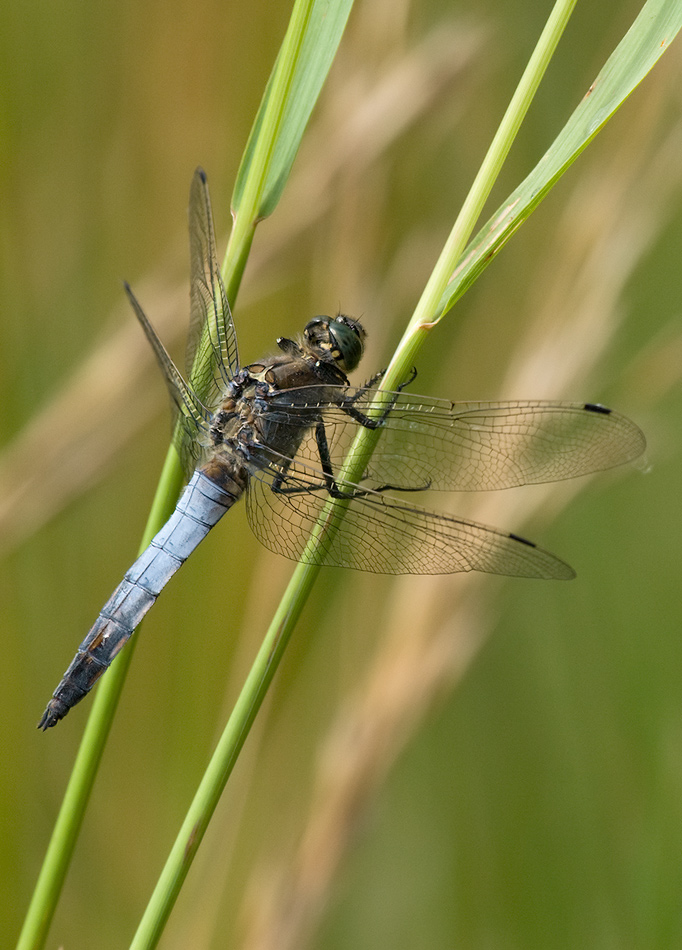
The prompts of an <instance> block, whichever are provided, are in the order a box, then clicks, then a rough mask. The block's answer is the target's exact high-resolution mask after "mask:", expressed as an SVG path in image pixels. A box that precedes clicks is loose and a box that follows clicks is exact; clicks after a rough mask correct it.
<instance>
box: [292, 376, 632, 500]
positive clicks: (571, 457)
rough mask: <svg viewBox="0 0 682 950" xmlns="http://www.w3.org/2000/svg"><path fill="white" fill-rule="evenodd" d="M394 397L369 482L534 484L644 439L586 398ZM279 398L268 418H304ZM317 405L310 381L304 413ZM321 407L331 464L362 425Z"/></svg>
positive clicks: (612, 457)
mask: <svg viewBox="0 0 682 950" xmlns="http://www.w3.org/2000/svg"><path fill="white" fill-rule="evenodd" d="M347 396H348V397H349V398H350V399H355V402H354V406H355V408H357V409H358V410H360V411H361V412H362V413H369V414H372V413H373V412H375V411H377V410H378V405H379V404H378V402H377V400H376V394H375V393H369V394H365V393H364V392H363V391H362V390H347ZM391 398H392V399H393V400H394V402H393V408H392V409H391V410H390V412H389V413H388V415H387V416H386V418H385V421H384V423H383V425H382V432H381V437H380V439H379V442H378V445H377V448H376V450H375V452H374V454H373V455H372V458H371V460H370V463H369V466H368V468H367V471H366V473H365V478H364V479H363V485H364V486H365V487H367V486H370V487H371V486H374V487H378V486H383V485H391V486H393V487H395V488H411V489H414V488H419V487H424V488H427V487H428V488H435V489H443V490H447V491H489V490H492V489H500V488H512V487H515V486H518V485H534V484H539V483H541V482H553V481H560V480H562V479H566V478H574V477H576V476H579V475H586V474H588V473H590V472H596V471H601V470H603V469H608V468H612V467H613V466H615V465H621V464H623V463H624V462H629V461H631V460H632V459H635V458H637V457H638V456H639V455H641V454H642V452H643V451H644V448H645V445H646V443H645V439H644V435H643V434H642V432H641V430H640V429H639V428H638V427H637V426H636V425H635V424H634V423H633V422H631V421H630V420H629V419H627V418H626V417H625V416H622V415H619V414H618V413H617V412H613V411H612V410H609V409H606V408H605V407H603V406H597V405H592V404H590V403H558V402H526V401H523V402H521V401H519V402H504V403H501V402H459V403H452V402H447V401H446V400H438V399H429V398H428V397H425V396H417V395H412V394H407V393H394V394H392V397H391ZM275 401H276V402H279V403H281V408H279V406H277V408H274V407H273V408H274V416H273V418H276V419H277V420H278V421H282V422H284V421H289V422H290V423H291V424H294V425H295V424H297V423H298V425H300V414H301V412H303V411H306V410H304V409H301V408H300V407H297V408H296V409H292V408H285V406H284V404H285V403H286V402H287V401H291V402H293V401H296V400H294V399H293V398H292V396H291V394H287V393H280V394H277V396H276V397H275ZM298 401H299V402H301V401H302V400H301V398H300V396H299V397H298ZM313 405H315V403H314V387H313V388H311V399H310V402H309V404H308V407H307V411H308V412H310V411H311V407H312V406H313ZM317 406H318V412H319V415H320V418H321V419H322V420H323V421H324V423H325V427H326V432H327V439H328V441H329V444H330V452H331V457H332V465H333V467H334V470H335V471H336V470H337V469H338V467H339V466H340V464H341V462H342V460H343V459H344V458H345V456H346V454H347V452H348V449H349V448H350V445H351V443H352V441H353V438H354V436H355V433H356V431H357V428H358V425H359V423H358V422H357V421H355V420H353V419H352V418H351V417H350V416H349V415H348V413H347V412H345V411H344V410H343V409H342V408H341V407H340V406H329V404H328V403H327V404H326V405H325V404H322V403H319V404H317ZM311 460H312V456H311Z"/></svg>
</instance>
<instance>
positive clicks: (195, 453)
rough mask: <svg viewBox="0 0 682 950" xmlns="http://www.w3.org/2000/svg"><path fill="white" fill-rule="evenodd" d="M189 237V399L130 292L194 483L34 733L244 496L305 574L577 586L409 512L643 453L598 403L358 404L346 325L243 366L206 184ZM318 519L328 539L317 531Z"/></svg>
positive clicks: (432, 515) (520, 542) (106, 659)
mask: <svg viewBox="0 0 682 950" xmlns="http://www.w3.org/2000/svg"><path fill="white" fill-rule="evenodd" d="M189 221H190V318H191V319H190V334H189V340H188V347H187V366H188V368H189V369H188V379H189V382H187V381H186V380H185V378H184V377H183V375H182V374H181V373H180V371H179V370H178V368H177V367H176V365H175V363H174V362H173V360H172V359H171V357H170V356H169V354H168V352H167V350H166V348H165V347H164V345H163V343H162V342H161V340H160V339H159V337H158V335H157V334H156V332H155V330H154V329H153V327H152V325H151V323H150V322H149V320H148V318H147V316H146V315H145V313H144V311H143V310H142V307H141V306H140V304H139V303H138V301H137V298H136V297H135V295H134V294H133V292H132V290H131V289H130V287H129V286H128V285H127V284H126V285H125V290H126V293H127V295H128V298H129V300H130V303H131V305H132V308H133V310H134V312H135V314H136V316H137V319H138V320H139V322H140V324H141V325H142V329H143V330H144V332H145V334H146V336H147V339H148V340H149V342H150V344H151V346H152V348H153V350H154V353H155V355H156V358H157V361H158V363H159V365H160V367H161V370H162V372H163V375H164V378H165V381H166V384H167V386H168V389H169V391H170V394H171V397H172V400H173V403H174V408H175V417H176V422H175V427H174V433H175V435H174V444H175V446H176V448H177V449H178V452H179V454H180V457H181V459H182V461H183V464H184V465H185V468H186V470H187V473H188V475H189V481H188V483H187V485H186V487H185V489H184V491H183V493H182V495H181V496H180V499H179V501H178V504H177V507H176V508H175V511H174V512H173V514H172V515H171V517H170V519H169V520H168V521H167V523H166V524H165V526H164V527H163V528H162V529H161V530H160V531H159V533H158V534H157V535H156V536H155V537H154V538H153V540H152V541H151V543H150V544H149V546H148V547H147V549H146V550H145V551H144V552H143V553H142V554H141V555H140V557H138V559H137V560H136V561H135V563H134V564H133V565H132V567H131V568H130V569H129V570H128V571H127V572H126V574H125V576H124V578H123V580H122V581H121V583H120V584H119V585H118V587H117V588H116V590H115V591H114V593H113V594H112V596H111V597H110V598H109V600H108V601H107V602H106V604H105V605H104V607H103V608H102V611H101V613H100V614H99V617H98V618H97V620H96V621H95V623H94V625H93V626H92V628H91V629H90V631H89V632H88V634H87V636H86V637H85V639H84V640H83V642H82V643H81V645H80V647H79V648H78V652H77V653H76V656H75V657H74V659H73V661H72V662H71V664H70V666H69V667H68V669H67V670H66V672H65V673H64V676H63V678H62V680H61V682H60V683H59V685H58V686H57V689H56V690H55V691H54V694H53V696H52V699H51V700H50V702H49V703H48V705H47V708H46V710H45V712H44V714H43V717H42V719H41V720H40V723H39V724H38V728H40V729H43V730H46V729H48V728H50V727H51V726H54V725H55V724H56V723H57V722H58V721H59V720H60V719H63V718H64V716H66V714H67V713H68V711H69V710H70V709H71V708H72V707H73V706H75V705H76V703H78V702H80V701H81V700H82V699H83V698H84V697H85V696H86V695H87V693H88V692H89V691H90V689H91V688H92V687H93V686H94V685H95V683H96V682H97V681H98V680H99V678H100V677H101V676H102V674H103V673H104V672H105V671H106V669H107V668H108V666H109V665H110V663H111V662H112V660H113V659H114V657H115V656H116V655H117V654H118V653H119V651H120V650H121V649H122V647H123V646H124V645H125V644H126V642H127V641H128V640H129V639H130V637H131V636H132V634H133V631H134V630H135V628H136V627H137V626H138V624H139V623H140V621H141V620H142V618H143V617H144V616H145V614H146V613H147V611H148V610H149V609H150V608H151V607H152V606H153V604H154V603H155V601H156V599H157V597H158V596H159V594H160V593H161V591H162V589H163V588H164V587H165V586H166V584H167V583H168V581H169V580H170V578H171V577H172V576H173V575H174V574H175V573H176V571H178V570H179V568H180V567H181V566H182V565H183V564H184V562H185V561H186V560H187V558H188V557H189V555H190V554H191V553H192V552H193V551H194V550H195V548H196V547H197V546H198V545H199V544H200V543H201V541H203V539H204V538H205V537H206V536H207V534H208V532H209V531H210V530H211V528H213V527H214V525H216V524H217V522H218V521H220V519H221V518H222V517H223V515H224V514H225V513H226V512H227V511H228V510H229V509H230V508H231V507H232V506H233V505H234V504H235V502H237V501H238V500H239V499H240V498H241V497H242V496H243V495H244V496H245V499H246V512H247V517H248V521H249V523H250V525H251V528H252V529H253V531H254V533H255V535H256V537H257V538H258V540H259V541H261V542H262V543H263V544H264V545H265V546H266V547H267V548H269V549H270V550H271V551H274V552H276V553H278V554H281V555H284V556H286V557H289V558H293V559H296V560H304V561H306V562H307V563H311V564H323V565H335V566H339V567H349V568H355V569H357V570H362V571H373V572H376V573H389V574H401V573H410V574H440V573H455V572H459V571H483V572H487V573H490V574H502V575H509V576H514V577H531V578H545V579H556V580H568V579H570V578H572V577H574V576H575V573H574V571H573V569H572V568H571V567H570V566H569V565H568V564H566V563H565V562H564V561H562V560H561V559H560V558H558V557H556V556H555V555H553V554H551V553H550V552H548V551H545V550H544V549H543V548H541V547H539V546H537V545H536V544H534V543H533V542H532V541H528V540H527V539H525V538H523V537H521V536H520V535H517V534H514V533H511V532H504V531H500V530H498V529H496V528H491V527H488V526H486V525H483V524H478V523H476V522H474V521H470V520H467V519H466V518H459V517H455V516H451V515H448V514H442V513H438V512H435V511H431V510H429V509H428V508H424V507H420V506H419V505H417V504H415V503H413V498H414V493H415V492H417V491H421V490H425V489H441V490H449V491H476V490H479V491H480V490H484V491H488V490H492V489H503V488H511V487H515V486H520V485H532V484H539V483H543V482H551V481H557V480H561V479H566V478H573V477H575V476H579V475H585V474H588V473H591V472H596V471H600V470H604V469H608V468H611V467H613V466H616V465H621V464H623V463H625V462H629V461H631V460H633V459H635V458H637V457H638V456H639V455H641V453H642V452H643V451H644V447H645V439H644V435H643V433H642V432H641V430H640V429H639V428H638V427H637V426H636V425H635V424H634V423H633V422H631V421H630V420H629V419H627V418H626V417H625V416H623V415H620V414H619V413H617V412H614V411H612V410H610V409H607V408H606V407H604V406H601V405H599V404H596V403H567V402H540V401H514V402H450V401H448V400H444V399H432V398H429V397H427V396H418V395H414V394H411V393H408V392H407V387H406V386H403V387H402V388H401V389H399V390H398V391H396V392H391V393H386V392H380V390H379V386H380V383H381V378H382V375H383V374H382V373H378V374H376V375H375V376H374V377H372V378H371V379H370V380H369V381H368V382H367V383H365V385H363V386H360V387H353V386H351V385H350V382H349V379H348V374H349V373H352V372H353V371H354V370H355V369H356V368H357V366H358V364H359V362H360V359H361V357H362V355H363V350H364V346H365V339H366V331H365V328H364V327H363V326H362V324H361V322H360V321H359V320H356V319H353V318H352V317H349V316H346V315H344V314H338V315H337V316H335V317H328V316H316V317H314V318H313V319H312V320H310V321H309V322H308V323H307V325H306V326H305V328H304V330H303V333H302V335H301V336H300V337H299V338H297V339H295V340H294V339H289V338H287V337H280V338H279V339H278V340H277V351H276V352H275V353H274V354H271V355H268V356H265V357H263V358H262V359H260V360H258V361H257V362H255V363H250V364H249V365H246V366H241V364H240V360H239V352H238V348H237V335H236V332H235V327H234V322H233V318H232V313H231V310H230V306H229V303H228V300H227V296H226V293H225V287H224V285H223V280H222V277H221V273H220V269H219V267H218V263H217V254H216V241H215V232H214V225H213V216H212V212H211V203H210V198H209V192H208V184H207V180H206V175H205V173H204V172H203V170H202V169H201V168H198V169H197V170H196V172H195V174H194V178H193V181H192V185H191V189H190V204H189ZM363 428H364V429H370V430H375V431H376V430H379V432H378V440H377V444H376V447H375V449H374V451H373V454H372V455H371V457H370V458H369V461H368V462H367V463H366V467H365V468H364V471H362V474H361V475H360V476H359V477H357V480H355V481H353V480H352V479H350V478H349V477H347V476H345V475H344V472H345V469H344V459H345V457H346V455H347V453H348V451H349V448H350V446H351V444H352V443H353V440H354V438H355V436H356V433H357V431H358V430H359V429H363ZM190 473H191V474H190ZM323 516H324V518H325V519H326V520H325V521H324V522H323V524H326V525H329V524H330V523H331V524H332V525H333V528H332V529H331V530H326V529H324V528H323V529H320V527H319V525H320V523H321V522H320V519H321V518H322V517H323ZM316 525H317V526H318V527H317V529H315V526H316ZM314 529H315V530H316V534H317V543H316V544H312V543H311V542H310V535H311V532H313V530H314Z"/></svg>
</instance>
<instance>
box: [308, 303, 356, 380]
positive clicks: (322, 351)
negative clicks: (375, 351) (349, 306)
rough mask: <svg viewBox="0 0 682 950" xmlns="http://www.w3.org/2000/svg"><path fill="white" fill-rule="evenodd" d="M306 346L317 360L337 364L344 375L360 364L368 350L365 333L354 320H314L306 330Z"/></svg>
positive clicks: (340, 317)
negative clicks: (366, 348)
mask: <svg viewBox="0 0 682 950" xmlns="http://www.w3.org/2000/svg"><path fill="white" fill-rule="evenodd" d="M303 335H304V337H305V342H306V346H307V347H308V349H309V350H310V351H311V352H312V353H313V354H314V355H315V357H316V358H317V359H321V360H324V361H325V362H330V361H332V360H333V361H334V362H335V363H336V365H337V366H338V367H339V369H340V370H341V371H342V372H344V373H350V372H352V370H354V369H355V367H356V366H357V365H358V363H359V362H360V359H361V358H362V352H363V350H364V348H365V336H366V333H365V330H364V328H363V326H362V325H361V324H360V323H359V322H358V321H357V320H353V318H352V317H346V316H345V315H344V314H342V313H339V314H338V315H337V316H335V317H313V319H312V320H310V321H309V322H308V323H307V324H306V327H305V330H304V331H303Z"/></svg>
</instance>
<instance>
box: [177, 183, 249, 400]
mask: <svg viewBox="0 0 682 950" xmlns="http://www.w3.org/2000/svg"><path fill="white" fill-rule="evenodd" d="M189 248H190V332H189V338H188V342H187V373H188V375H189V380H190V384H191V386H192V388H193V389H194V391H195V392H196V393H197V395H198V396H199V398H200V399H201V401H202V402H203V404H204V405H205V406H208V407H209V408H214V407H215V405H216V403H217V402H218V399H219V397H220V395H221V393H222V392H223V391H224V389H225V386H226V385H227V383H228V382H229V381H230V379H232V377H233V376H234V375H235V373H236V372H237V370H238V368H239V352H238V349H237V335H236V333H235V329H234V322H233V320H232V312H231V310H230V305H229V303H228V300H227V295H226V294H225V287H224V285H223V279H222V276H221V273H220V267H219V266H218V257H217V253H216V242H215V232H214V229H213V214H212V212H211V200H210V198H209V194H208V183H207V181H206V173H205V172H204V170H203V169H202V168H197V170H196V171H195V173H194V178H193V179H192V186H191V188H190V195H189Z"/></svg>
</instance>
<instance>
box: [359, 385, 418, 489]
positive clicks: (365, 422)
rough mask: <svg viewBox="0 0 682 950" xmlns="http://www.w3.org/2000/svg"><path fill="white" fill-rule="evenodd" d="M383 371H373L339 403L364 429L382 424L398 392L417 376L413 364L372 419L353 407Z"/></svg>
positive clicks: (376, 427)
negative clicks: (388, 400) (392, 394)
mask: <svg viewBox="0 0 682 950" xmlns="http://www.w3.org/2000/svg"><path fill="white" fill-rule="evenodd" d="M385 372H386V370H385V369H382V370H381V371H380V372H379V373H375V374H374V376H372V378H371V379H368V380H367V382H366V383H365V385H364V386H362V387H361V388H360V389H358V391H357V392H356V393H355V394H354V395H353V396H350V397H349V398H348V399H346V401H345V402H344V403H342V405H341V408H342V409H343V411H344V412H346V413H348V415H349V416H350V417H351V419H355V421H356V422H359V423H360V425H361V426H364V428H365V429H378V428H379V427H380V426H382V425H383V423H384V422H385V420H386V419H387V418H388V416H389V415H390V413H391V410H392V409H393V406H394V405H395V400H396V398H397V395H398V393H401V392H402V391H403V389H405V388H406V387H407V386H410V385H411V384H412V383H413V382H414V381H415V379H416V378H417V367H416V366H413V367H412V372H411V373H410V376H409V379H406V380H405V382H404V383H401V384H400V386H398V388H397V390H396V393H395V395H394V397H393V399H392V400H391V401H390V402H389V404H388V406H386V408H385V409H384V411H383V412H382V413H381V415H380V416H377V418H376V419H373V418H371V417H370V416H367V415H365V413H364V412H362V411H361V410H360V409H357V408H356V407H355V403H356V402H357V401H358V399H361V398H362V397H363V396H364V394H365V393H366V392H367V391H368V390H370V389H373V388H374V386H375V385H376V384H377V383H378V382H379V380H380V379H382V377H383V375H384V373H385ZM418 490H419V489H418Z"/></svg>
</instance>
